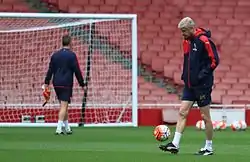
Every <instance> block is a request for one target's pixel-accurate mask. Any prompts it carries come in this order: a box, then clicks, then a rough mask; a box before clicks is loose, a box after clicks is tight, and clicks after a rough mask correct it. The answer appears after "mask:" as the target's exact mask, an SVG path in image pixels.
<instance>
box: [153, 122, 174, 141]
mask: <svg viewBox="0 0 250 162" xmlns="http://www.w3.org/2000/svg"><path fill="white" fill-rule="evenodd" d="M153 134H154V137H155V139H156V140H157V141H161V142H162V141H166V140H167V139H168V138H169V136H170V135H171V132H170V129H169V128H168V126H166V125H158V126H156V127H155V129H154V133H153Z"/></svg>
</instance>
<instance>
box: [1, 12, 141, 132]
mask: <svg viewBox="0 0 250 162" xmlns="http://www.w3.org/2000/svg"><path fill="white" fill-rule="evenodd" d="M0 23H1V26H0V126H27V127H33V126H41V127H49V126H56V124H57V119H58V108H59V103H58V101H57V99H56V96H55V93H54V91H53V90H52V96H51V99H50V101H49V103H48V104H47V105H45V106H44V107H43V106H42V104H43V102H44V99H43V96H42V88H41V87H42V84H43V83H44V77H45V74H46V71H47V68H48V63H49V60H50V57H51V55H52V53H53V52H54V51H56V50H58V49H60V48H61V37H62V36H63V35H65V34H69V35H70V36H71V37H72V40H73V41H72V50H73V51H74V52H75V53H76V54H77V57H78V61H79V64H80V68H81V70H82V73H83V76H84V79H85V82H86V83H87V89H86V90H82V89H81V88H80V87H79V85H78V83H77V81H76V79H75V80H74V90H73V97H72V102H71V104H70V107H69V123H70V125H71V126H79V125H83V126H137V18H136V15H134V14H63V13H0ZM51 86H52V85H51Z"/></svg>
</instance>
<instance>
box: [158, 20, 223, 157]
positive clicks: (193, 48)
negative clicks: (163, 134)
mask: <svg viewBox="0 0 250 162" xmlns="http://www.w3.org/2000/svg"><path fill="white" fill-rule="evenodd" d="M178 28H179V29H180V30H181V33H182V36H183V38H184V41H183V50H184V63H183V73H182V76H181V79H182V80H183V81H184V83H185V86H184V89H183V96H182V102H181V107H180V111H179V118H178V121H177V125H176V132H175V135H174V139H173V141H172V142H170V143H168V144H166V145H160V147H159V148H160V149H161V150H163V151H169V152H171V153H174V154H176V153H178V152H179V143H180V139H181V136H182V134H183V132H184V128H185V125H186V118H187V115H188V113H189V110H190V108H191V107H192V106H193V104H194V102H197V104H198V106H199V108H200V112H201V116H202V118H203V120H204V122H205V126H206V131H205V132H206V142H205V146H204V147H203V148H201V149H200V150H199V151H198V152H197V153H196V154H197V155H213V148H212V138H213V126H212V121H211V117H210V103H211V92H212V86H213V83H214V76H213V72H214V69H215V68H216V67H217V66H218V64H219V57H218V53H217V50H216V47H215V45H214V43H213V42H212V41H211V40H210V37H211V33H210V31H206V30H204V29H202V28H195V22H194V21H193V20H192V19H191V18H190V17H185V18H183V19H182V20H181V21H180V22H179V24H178Z"/></svg>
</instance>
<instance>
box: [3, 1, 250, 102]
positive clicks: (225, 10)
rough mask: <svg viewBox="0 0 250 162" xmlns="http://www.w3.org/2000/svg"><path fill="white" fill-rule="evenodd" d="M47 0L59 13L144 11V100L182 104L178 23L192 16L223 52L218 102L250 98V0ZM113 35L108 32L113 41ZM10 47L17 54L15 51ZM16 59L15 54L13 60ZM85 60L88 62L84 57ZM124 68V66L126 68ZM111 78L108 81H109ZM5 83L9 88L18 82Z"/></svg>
mask: <svg viewBox="0 0 250 162" xmlns="http://www.w3.org/2000/svg"><path fill="white" fill-rule="evenodd" d="M0 3H1V4H0V11H15V12H20V11H22V12H28V11H29V12H34V11H35V12H42V9H39V7H38V5H35V3H38V1H37V0H36V1H33V2H32V1H27V3H26V4H25V3H24V2H22V3H20V2H19V1H18V0H3V1H1V2H0ZM41 3H42V1H41ZM43 4H46V7H44V5H43V9H44V8H47V9H51V10H57V11H59V12H71V13H72V12H74V13H89V12H91V13H97V12H98V13H136V14H138V42H139V52H138V57H139V63H140V68H141V69H140V71H143V72H142V73H140V76H139V77H138V79H139V85H138V87H139V103H178V100H179V96H180V95H181V91H180V90H181V89H180V88H179V87H181V86H182V81H181V80H180V74H181V66H182V65H181V64H182V48H181V39H182V38H181V36H180V32H179V31H178V29H177V23H178V21H179V20H180V19H181V18H182V17H184V16H190V17H192V18H193V19H194V20H195V21H196V22H197V25H198V26H201V27H204V28H209V29H211V31H212V38H213V39H214V41H215V43H216V45H217V48H218V49H219V52H220V57H221V64H220V66H219V67H218V69H217V70H216V73H215V86H214V91H213V94H212V96H213V102H214V103H223V104H231V103H236V102H240V101H248V100H250V99H249V98H250V90H249V86H250V73H249V70H248V69H249V66H250V64H249V61H250V60H249V57H248V53H249V50H250V46H249V45H250V41H249V37H250V34H249V30H250V28H249V25H250V20H249V19H248V15H249V14H250V10H249V6H250V2H248V1H247V0H204V1H199V0H193V1H175V2H172V1H170V0H143V1H135V0H126V1H122V0H91V1H88V0H79V1H74V2H73V3H71V1H67V0H44V1H43ZM32 6H33V8H32ZM113 27H114V30H113V33H112V34H110V35H112V36H114V37H117V36H118V35H116V34H115V33H116V29H115V27H119V24H115V25H114V26H113ZM103 34H104V35H105V33H103ZM110 35H106V37H107V38H109V39H110V40H112V38H110ZM112 36H111V37H112ZM123 39H124V38H123ZM110 43H111V44H114V45H116V46H117V47H120V51H121V52H123V53H125V54H126V55H127V56H128V57H129V54H128V53H127V52H126V50H127V48H126V47H124V46H119V44H120V43H121V42H112V41H110ZM7 52H9V53H10V54H11V51H7ZM10 56H11V55H10ZM103 59H105V58H103ZM14 62H15V58H13V62H11V63H14ZM82 62H83V64H84V61H82ZM121 70H124V69H122V68H121ZM37 71H39V69H37ZM145 71H146V72H147V73H145ZM106 82H107V83H108V80H106ZM38 83H39V84H40V81H38V80H37V84H38ZM10 84H12V83H10ZM2 86H3V87H5V88H8V87H11V86H12V85H2ZM39 87H40V86H39ZM117 88H119V86H117ZM6 95H8V94H6ZM6 97H7V98H8V96H5V97H4V98H6Z"/></svg>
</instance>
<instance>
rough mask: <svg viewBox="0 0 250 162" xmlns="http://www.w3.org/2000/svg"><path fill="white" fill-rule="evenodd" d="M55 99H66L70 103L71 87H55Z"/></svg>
mask: <svg viewBox="0 0 250 162" xmlns="http://www.w3.org/2000/svg"><path fill="white" fill-rule="evenodd" d="M54 89H55V92H56V96H57V99H58V100H59V101H68V102H69V103H70V101H71V97H72V88H57V87H55V88H54Z"/></svg>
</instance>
